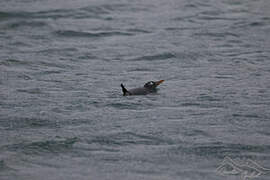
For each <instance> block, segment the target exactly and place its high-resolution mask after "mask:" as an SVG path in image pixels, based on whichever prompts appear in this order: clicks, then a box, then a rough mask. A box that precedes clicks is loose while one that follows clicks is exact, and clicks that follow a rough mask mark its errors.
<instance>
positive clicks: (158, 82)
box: [155, 80, 164, 86]
mask: <svg viewBox="0 0 270 180" xmlns="http://www.w3.org/2000/svg"><path fill="white" fill-rule="evenodd" d="M163 81H164V80H160V81H157V82H155V83H156V85H157V86H158V85H160V84H161V83H163Z"/></svg>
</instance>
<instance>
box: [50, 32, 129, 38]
mask: <svg viewBox="0 0 270 180" xmlns="http://www.w3.org/2000/svg"><path fill="white" fill-rule="evenodd" d="M55 34H57V35H58V36H64V37H88V38H102V37H110V36H132V35H133V34H132V33H127V32H120V31H109V32H103V31H100V32H84V31H73V30H58V31H55Z"/></svg>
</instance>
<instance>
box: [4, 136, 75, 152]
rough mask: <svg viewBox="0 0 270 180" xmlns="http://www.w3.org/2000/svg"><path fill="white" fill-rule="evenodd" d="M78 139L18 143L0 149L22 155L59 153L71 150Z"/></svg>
mask: <svg viewBox="0 0 270 180" xmlns="http://www.w3.org/2000/svg"><path fill="white" fill-rule="evenodd" d="M77 141H78V138H76V137H74V138H67V139H64V140H47V141H37V142H30V143H19V144H11V145H6V146H2V147H1V149H7V150H9V151H16V152H22V153H24V154H30V155H33V154H40V153H60V152H66V151H69V150H71V149H72V147H73V145H74V144H75V143H76V142H77Z"/></svg>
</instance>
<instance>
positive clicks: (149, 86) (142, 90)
mask: <svg viewBox="0 0 270 180" xmlns="http://www.w3.org/2000/svg"><path fill="white" fill-rule="evenodd" d="M163 81H164V80H160V81H156V82H155V81H149V82H147V83H145V85H144V86H143V87H139V88H134V89H129V90H127V89H126V88H125V86H124V85H123V84H121V87H122V92H123V96H131V95H146V94H149V93H154V92H157V88H156V87H157V86H158V85H160V84H161V83H162V82H163Z"/></svg>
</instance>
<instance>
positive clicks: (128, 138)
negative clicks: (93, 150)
mask: <svg viewBox="0 0 270 180" xmlns="http://www.w3.org/2000/svg"><path fill="white" fill-rule="evenodd" d="M88 143H89V144H100V145H106V146H125V145H131V144H136V145H138V144H142V145H164V144H165V145H168V144H169V145H170V144H173V142H172V140H170V139H168V138H165V137H158V136H154V135H146V134H137V133H133V132H119V133H113V134H108V135H102V136H96V137H95V138H93V139H91V140H90V141H89V142H88Z"/></svg>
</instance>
